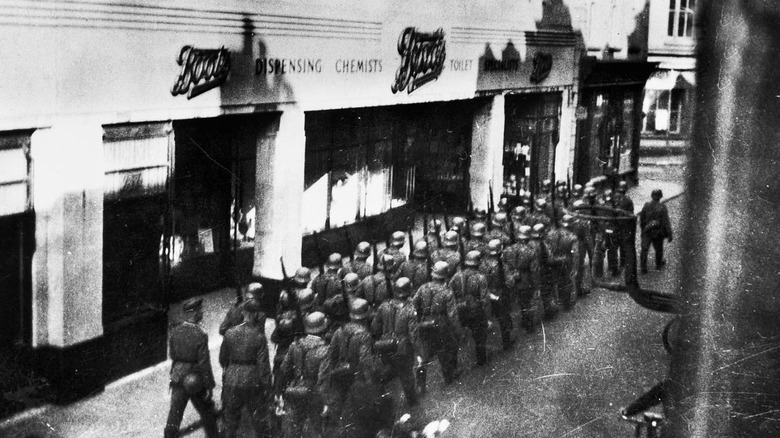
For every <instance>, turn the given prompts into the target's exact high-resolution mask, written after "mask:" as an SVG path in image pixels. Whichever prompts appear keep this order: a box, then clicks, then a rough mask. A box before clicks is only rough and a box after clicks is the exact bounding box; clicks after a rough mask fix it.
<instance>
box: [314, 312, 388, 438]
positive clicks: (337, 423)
mask: <svg viewBox="0 0 780 438" xmlns="http://www.w3.org/2000/svg"><path fill="white" fill-rule="evenodd" d="M349 318H350V321H349V322H348V323H346V324H345V325H344V326H343V327H341V328H339V329H338V330H336V332H335V333H334V334H333V339H332V340H331V343H330V346H329V348H328V354H327V356H326V358H325V360H324V362H323V364H322V366H321V367H320V373H319V381H320V382H321V384H324V385H327V386H326V387H327V388H328V390H327V391H325V403H326V404H325V407H324V408H323V417H324V420H325V423H326V425H325V428H326V436H336V435H338V436H349V437H352V436H354V437H366V436H373V435H374V433H376V431H373V433H371V432H372V431H371V430H370V429H372V426H374V425H375V423H376V421H377V420H378V419H379V420H380V422H385V420H386V419H385V417H387V416H389V415H392V409H387V406H386V402H387V400H389V397H385V396H384V392H383V391H382V389H383V388H382V387H381V385H380V384H379V382H378V379H377V372H378V369H379V362H378V360H377V358H376V356H375V355H374V346H373V340H372V339H371V334H370V332H369V328H368V323H369V319H368V302H367V301H366V300H364V299H362V298H357V299H354V300H352V302H351V303H350V308H349ZM383 407H384V408H385V409H381V408H383ZM383 411H384V412H383ZM389 421H390V422H391V424H392V418H391V417H390V418H389ZM382 426H384V425H382ZM380 427H381V426H380Z"/></svg>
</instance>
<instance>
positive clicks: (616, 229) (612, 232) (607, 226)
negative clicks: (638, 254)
mask: <svg viewBox="0 0 780 438" xmlns="http://www.w3.org/2000/svg"><path fill="white" fill-rule="evenodd" d="M600 204H601V205H602V206H604V207H609V208H615V199H614V196H613V194H612V190H610V189H607V190H605V191H604V194H603V196H602V198H601V203H600ZM601 215H603V216H608V217H613V216H615V214H614V213H609V212H601ZM599 229H600V230H601V235H602V244H601V245H599V246H597V247H596V249H597V250H598V251H599V252H597V253H596V254H595V257H596V263H597V264H600V265H601V270H602V271H603V269H604V268H603V266H604V255H605V253H606V256H607V268H608V269H609V272H610V275H611V276H613V277H617V276H618V275H620V267H619V265H618V248H620V226H619V225H618V224H617V223H616V222H615V221H601V223H600V224H599Z"/></svg>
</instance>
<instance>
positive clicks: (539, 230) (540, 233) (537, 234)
mask: <svg viewBox="0 0 780 438" xmlns="http://www.w3.org/2000/svg"><path fill="white" fill-rule="evenodd" d="M546 231H547V227H545V226H544V224H543V223H538V224H536V225H534V228H533V233H532V234H531V236H532V237H533V238H534V239H541V238H542V237H544V233H545V232H546Z"/></svg>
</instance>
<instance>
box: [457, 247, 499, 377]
mask: <svg viewBox="0 0 780 438" xmlns="http://www.w3.org/2000/svg"><path fill="white" fill-rule="evenodd" d="M481 260H482V254H481V253H480V252H479V251H476V250H475V251H469V252H468V253H466V260H465V262H464V265H465V269H463V270H461V271H459V272H457V273H456V274H455V275H453V276H452V279H451V280H450V283H449V286H450V289H452V292H453V294H454V296H455V301H456V303H457V307H458V318H459V319H460V323H461V325H462V326H463V327H465V328H468V329H469V330H471V335H472V337H473V338H474V347H475V354H476V358H477V366H480V365H484V364H485V363H486V362H487V348H486V345H487V329H488V320H489V318H490V300H489V298H488V282H487V278H486V277H485V275H484V274H482V273H481V272H479V265H480V262H481Z"/></svg>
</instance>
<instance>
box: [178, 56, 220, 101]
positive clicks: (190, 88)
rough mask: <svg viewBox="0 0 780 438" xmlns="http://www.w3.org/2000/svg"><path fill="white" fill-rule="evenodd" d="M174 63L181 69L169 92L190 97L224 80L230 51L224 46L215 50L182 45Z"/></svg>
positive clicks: (217, 85) (218, 84)
mask: <svg viewBox="0 0 780 438" xmlns="http://www.w3.org/2000/svg"><path fill="white" fill-rule="evenodd" d="M176 63H177V64H179V65H180V66H181V71H180V72H179V77H178V78H176V82H175V83H174V84H173V88H171V94H172V95H174V96H177V95H179V94H187V99H192V98H193V97H195V96H199V95H201V94H203V93H205V92H206V91H209V90H211V89H212V88H216V87H219V86H220V85H222V84H223V83H224V82H225V79H226V78H227V75H228V73H229V72H230V52H228V50H227V49H226V48H225V47H224V46H223V47H222V48H221V49H215V50H206V49H196V48H194V47H192V46H184V47H182V48H181V52H179V57H178V58H176Z"/></svg>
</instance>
